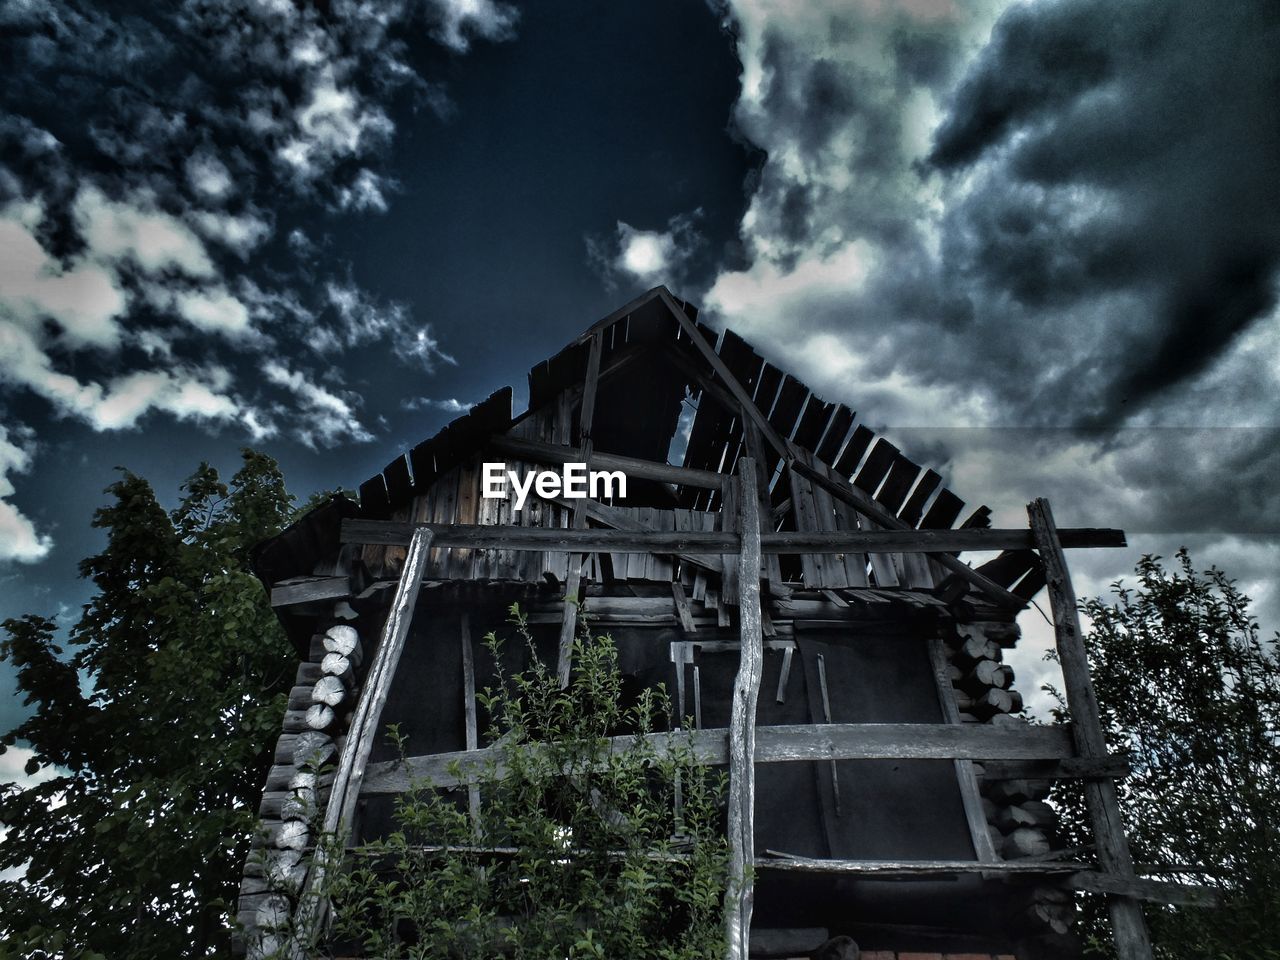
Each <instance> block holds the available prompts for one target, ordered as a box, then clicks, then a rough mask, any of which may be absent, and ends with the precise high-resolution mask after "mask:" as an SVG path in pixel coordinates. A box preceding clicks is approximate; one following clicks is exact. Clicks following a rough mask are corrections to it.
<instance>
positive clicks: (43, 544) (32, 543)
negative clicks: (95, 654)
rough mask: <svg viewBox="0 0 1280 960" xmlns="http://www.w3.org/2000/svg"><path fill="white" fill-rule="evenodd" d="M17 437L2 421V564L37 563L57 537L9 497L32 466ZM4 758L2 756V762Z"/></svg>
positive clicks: (22, 440)
mask: <svg viewBox="0 0 1280 960" xmlns="http://www.w3.org/2000/svg"><path fill="white" fill-rule="evenodd" d="M16 439H17V441H18V442H15V440H14V438H12V437H10V434H9V431H8V430H7V429H6V428H5V426H4V425H3V424H0V563H2V562H4V561H17V562H18V563H34V562H36V561H37V560H41V559H43V558H44V557H45V556H46V555H48V553H49V551H50V550H52V549H53V539H52V538H51V537H50V536H48V535H47V534H42V533H37V532H36V528H35V524H33V523H32V522H31V520H30V519H29V518H28V517H26V516H24V515H23V514H22V512H21V511H20V510H19V509H18V508H17V507H15V506H14V505H13V504H12V503H10V502H9V501H8V499H7V498H9V497H11V496H13V494H14V492H15V491H14V486H13V481H12V480H11V479H10V478H9V475H10V474H11V473H26V472H27V471H28V470H30V469H31V461H32V447H31V444H30V443H28V442H25V438H24V437H23V436H22V435H21V434H18V436H17V438H16ZM3 759H4V758H3V757H0V761H3ZM3 779H4V777H3V769H2V768H0V781H3Z"/></svg>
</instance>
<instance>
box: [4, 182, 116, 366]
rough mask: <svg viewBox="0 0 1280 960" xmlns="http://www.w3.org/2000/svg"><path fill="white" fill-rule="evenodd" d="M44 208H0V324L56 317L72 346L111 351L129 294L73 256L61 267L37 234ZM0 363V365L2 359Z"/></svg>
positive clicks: (107, 273) (113, 279)
mask: <svg viewBox="0 0 1280 960" xmlns="http://www.w3.org/2000/svg"><path fill="white" fill-rule="evenodd" d="M43 216H44V212H43V210H42V209H41V208H40V207H39V206H38V205H37V204H33V203H27V204H11V205H10V206H8V207H6V208H4V210H2V211H0V323H3V322H5V321H6V320H7V321H9V322H16V323H21V324H22V325H24V326H26V327H28V328H33V327H35V326H36V325H38V323H39V321H41V320H43V319H46V318H47V319H51V320H55V321H57V323H58V324H59V326H60V327H61V328H62V331H63V335H64V337H65V339H66V342H67V344H68V345H69V346H71V347H85V346H93V347H98V348H105V349H113V348H115V347H116V346H117V344H118V343H119V340H120V328H119V324H118V318H119V316H120V315H121V313H123V311H124V310H125V307H126V305H127V298H126V295H125V293H124V291H123V290H122V289H121V287H120V285H119V283H118V282H117V280H116V277H115V276H114V274H113V273H112V272H111V271H109V270H106V269H104V268H103V267H101V266H99V265H98V264H95V263H87V262H85V261H84V260H83V259H82V258H77V260H75V261H73V262H72V263H70V264H68V265H65V266H64V265H62V264H59V263H57V262H56V261H55V260H53V259H52V258H51V257H50V256H48V254H46V253H45V251H44V249H43V248H42V247H41V245H40V242H39V241H38V240H37V239H36V237H35V230H36V228H37V227H38V226H39V223H40V221H41V220H42V219H43ZM0 363H3V361H2V360H0Z"/></svg>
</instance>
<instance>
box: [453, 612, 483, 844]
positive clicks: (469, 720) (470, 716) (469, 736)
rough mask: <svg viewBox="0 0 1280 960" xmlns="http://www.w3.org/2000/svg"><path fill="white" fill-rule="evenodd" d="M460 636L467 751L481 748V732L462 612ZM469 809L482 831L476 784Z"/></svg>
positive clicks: (469, 793) (468, 633)
mask: <svg viewBox="0 0 1280 960" xmlns="http://www.w3.org/2000/svg"><path fill="white" fill-rule="evenodd" d="M458 632H459V634H460V637H459V639H460V641H461V642H462V696H463V701H462V719H463V724H464V726H465V730H466V744H467V750H469V751H470V750H478V749H479V748H480V731H479V728H478V726H477V723H476V665H475V654H474V652H473V651H472V648H471V615H470V614H469V613H467V611H465V610H464V611H462V616H461V617H460V619H459V631H458ZM467 809H468V810H469V811H470V813H471V827H472V829H473V830H475V831H476V832H477V838H478V836H479V830H480V788H479V787H478V786H476V785H475V784H474V783H472V784H469V785H468V786H467Z"/></svg>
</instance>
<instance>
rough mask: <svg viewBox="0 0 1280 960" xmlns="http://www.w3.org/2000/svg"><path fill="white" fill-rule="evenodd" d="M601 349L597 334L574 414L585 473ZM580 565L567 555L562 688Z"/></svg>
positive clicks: (579, 513)
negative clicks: (576, 418)
mask: <svg viewBox="0 0 1280 960" xmlns="http://www.w3.org/2000/svg"><path fill="white" fill-rule="evenodd" d="M603 347H604V336H603V331H601V330H597V331H596V332H595V333H594V334H592V336H591V348H590V352H589V353H588V355H587V375H586V379H585V380H584V381H583V386H582V406H581V408H580V410H579V413H578V433H579V435H580V437H581V439H582V451H581V452H582V462H583V463H584V464H586V469H587V470H590V469H591V466H592V460H593V453H594V446H595V444H594V441H593V440H592V437H591V430H592V423H593V421H594V418H595V410H596V392H597V390H598V389H599V386H600V354H601V351H602V350H603ZM586 529H587V513H586V511H585V510H580V509H578V508H576V507H575V508H574V509H573V530H574V531H575V532H581V531H585V530H586ZM582 561H583V555H582V554H581V553H570V554H569V564H568V567H567V569H566V571H565V585H564V590H565V596H564V619H563V620H562V621H561V623H560V651H559V655H558V660H557V664H556V673H557V675H558V676H559V678H560V686H561V687H562V688H563V687H567V686H568V685H569V671H570V669H571V667H572V666H573V638H574V634H575V633H577V630H578V594H579V593H580V592H581V589H582Z"/></svg>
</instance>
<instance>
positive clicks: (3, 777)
mask: <svg viewBox="0 0 1280 960" xmlns="http://www.w3.org/2000/svg"><path fill="white" fill-rule="evenodd" d="M33 757H35V751H34V750H32V749H31V748H30V747H22V746H12V747H8V748H6V749H5V751H4V753H0V788H3V787H4V786H5V785H6V784H13V785H15V786H17V787H18V788H19V789H22V790H26V789H28V788H30V787H34V786H36V785H37V784H41V783H44V782H45V781H47V780H52V779H54V778H55V777H57V776H58V771H57V770H55V769H54V768H52V767H40V768H39V769H38V770H36V772H35V773H27V769H26V768H27V763H28V762H29V761H30V760H31V759H32V758H33ZM65 802H66V801H65V800H64V798H63V796H62V794H60V793H59V794H57V795H56V796H54V797H53V798H52V799H51V800H50V803H49V806H50V807H51V808H52V809H57V808H58V807H60V806H62V805H63V804H64V803H65ZM8 830H9V828H8V827H6V826H4V825H3V824H0V842H3V840H4V838H5V835H6V834H7V833H8ZM26 872H27V868H26V865H25V864H24V865H23V866H20V867H13V868H11V869H8V870H0V881H4V880H21V879H22V878H23V876H25V875H26Z"/></svg>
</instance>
